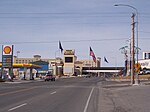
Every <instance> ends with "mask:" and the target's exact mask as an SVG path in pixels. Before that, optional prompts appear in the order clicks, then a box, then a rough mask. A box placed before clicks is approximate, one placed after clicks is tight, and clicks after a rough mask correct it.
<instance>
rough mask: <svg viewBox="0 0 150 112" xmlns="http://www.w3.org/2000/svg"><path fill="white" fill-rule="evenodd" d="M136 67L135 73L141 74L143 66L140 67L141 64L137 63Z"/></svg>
mask: <svg viewBox="0 0 150 112" xmlns="http://www.w3.org/2000/svg"><path fill="white" fill-rule="evenodd" d="M134 67H135V72H137V73H139V72H140V68H141V65H140V64H139V63H136V64H135V65H134Z"/></svg>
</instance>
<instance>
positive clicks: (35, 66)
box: [0, 63, 41, 68]
mask: <svg viewBox="0 0 150 112" xmlns="http://www.w3.org/2000/svg"><path fill="white" fill-rule="evenodd" d="M1 66H2V63H0V67H1ZM13 67H14V68H19V67H29V68H41V66H39V65H35V64H16V63H14V64H13Z"/></svg>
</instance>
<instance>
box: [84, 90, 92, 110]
mask: <svg viewBox="0 0 150 112" xmlns="http://www.w3.org/2000/svg"><path fill="white" fill-rule="evenodd" d="M93 90H94V87H93V88H92V90H91V92H90V95H89V97H88V100H87V102H86V105H85V107H84V111H83V112H86V111H87V108H88V105H89V102H90V99H91V96H92V93H93Z"/></svg>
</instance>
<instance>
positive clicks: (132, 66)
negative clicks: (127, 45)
mask: <svg viewBox="0 0 150 112" xmlns="http://www.w3.org/2000/svg"><path fill="white" fill-rule="evenodd" d="M134 17H135V14H134V13H133V14H132V65H131V68H132V74H131V75H132V76H131V84H134V83H135V80H134V76H135V72H134V71H135V70H134V68H135V67H134V65H135V59H134V55H135V51H134V50H135V49H134V48H135V46H134V28H135V22H134Z"/></svg>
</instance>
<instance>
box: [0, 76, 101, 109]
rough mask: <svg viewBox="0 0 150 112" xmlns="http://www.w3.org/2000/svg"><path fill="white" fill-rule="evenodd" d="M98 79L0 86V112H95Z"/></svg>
mask: <svg viewBox="0 0 150 112" xmlns="http://www.w3.org/2000/svg"><path fill="white" fill-rule="evenodd" d="M99 82H100V78H69V79H58V80H57V81H55V82H44V81H43V82H34V83H22V84H12V83H11V84H4V83H3V84H0V112H8V111H9V112H98V104H99V101H98V99H99V98H98V97H99V88H98V83H99Z"/></svg>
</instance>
